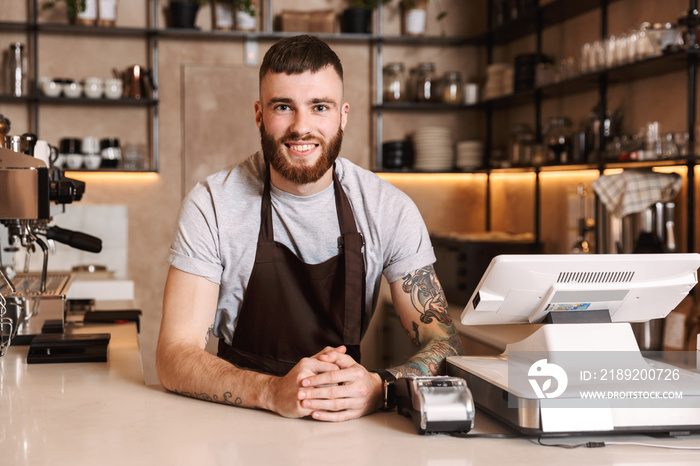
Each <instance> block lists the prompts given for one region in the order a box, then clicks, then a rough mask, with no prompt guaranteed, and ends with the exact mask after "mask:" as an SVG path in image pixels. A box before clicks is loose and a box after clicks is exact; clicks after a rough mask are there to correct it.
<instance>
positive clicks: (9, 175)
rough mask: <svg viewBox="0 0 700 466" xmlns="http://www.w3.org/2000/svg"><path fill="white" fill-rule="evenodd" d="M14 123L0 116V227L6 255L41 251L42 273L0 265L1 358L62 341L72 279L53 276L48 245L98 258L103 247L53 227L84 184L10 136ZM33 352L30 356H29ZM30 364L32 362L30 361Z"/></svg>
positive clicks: (27, 138) (29, 138) (25, 138)
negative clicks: (15, 349)
mask: <svg viewBox="0 0 700 466" xmlns="http://www.w3.org/2000/svg"><path fill="white" fill-rule="evenodd" d="M9 130H10V121H9V120H8V119H6V118H4V117H3V116H2V115H0V223H2V224H3V225H4V226H5V227H6V228H7V233H8V243H9V244H7V245H2V247H3V248H5V250H6V251H10V252H17V251H20V250H22V249H24V251H25V252H26V253H27V255H29V254H31V253H34V252H36V251H37V249H38V250H40V252H41V254H42V255H43V262H42V269H41V272H39V273H30V272H29V271H28V270H25V271H24V272H19V273H16V272H15V271H14V270H13V268H12V267H9V266H6V265H5V264H2V263H1V262H0V337H1V338H2V339H1V343H2V346H1V347H0V355H2V354H4V353H5V351H7V348H8V347H9V346H10V344H15V345H23V344H24V345H26V344H31V343H32V341H34V339H35V338H36V337H37V336H40V335H51V334H53V335H63V333H64V331H65V326H66V319H65V316H66V293H67V292H68V288H69V287H70V284H71V281H72V280H73V275H72V274H70V273H49V272H48V260H49V245H50V243H51V241H58V242H60V243H64V244H67V245H69V246H71V247H74V248H77V249H81V250H85V251H89V252H100V251H101V249H102V241H101V240H100V239H99V238H96V237H94V236H90V235H87V234H84V233H81V232H76V231H70V230H66V229H63V228H60V227H58V226H52V225H50V224H51V222H52V221H53V216H52V214H53V213H58V212H61V211H62V210H64V209H65V206H66V205H67V204H71V203H73V202H76V201H79V200H80V199H81V198H82V196H83V194H84V192H85V183H83V182H81V181H78V180H75V179H71V178H67V177H65V175H64V173H63V171H62V170H60V169H58V168H57V167H54V166H52V165H53V163H52V161H54V160H55V158H56V157H57V151H56V150H55V148H53V149H52V151H53V156H52V157H51V158H50V162H49V165H48V166H47V164H46V163H45V162H44V161H43V160H40V159H39V158H35V157H34V156H33V155H34V154H33V150H34V144H35V143H36V137H35V136H34V135H33V134H24V135H22V136H9V135H8V132H9ZM30 351H31V350H30ZM28 362H29V360H28Z"/></svg>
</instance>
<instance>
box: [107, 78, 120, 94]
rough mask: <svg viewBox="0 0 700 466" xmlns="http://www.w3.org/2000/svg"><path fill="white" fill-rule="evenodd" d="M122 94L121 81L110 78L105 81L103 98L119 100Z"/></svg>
mask: <svg viewBox="0 0 700 466" xmlns="http://www.w3.org/2000/svg"><path fill="white" fill-rule="evenodd" d="M123 92H124V87H123V84H122V80H121V79H116V78H110V79H106V80H105V97H107V98H108V99H120V98H121V97H122V94H123Z"/></svg>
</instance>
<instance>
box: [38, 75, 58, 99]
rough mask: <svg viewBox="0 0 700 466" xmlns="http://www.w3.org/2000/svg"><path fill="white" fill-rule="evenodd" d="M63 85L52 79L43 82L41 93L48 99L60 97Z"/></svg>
mask: <svg viewBox="0 0 700 466" xmlns="http://www.w3.org/2000/svg"><path fill="white" fill-rule="evenodd" d="M61 87H62V86H61V85H60V84H59V83H57V82H56V81H54V80H52V79H45V80H42V81H41V92H43V93H44V95H45V96H47V97H58V96H59V95H61Z"/></svg>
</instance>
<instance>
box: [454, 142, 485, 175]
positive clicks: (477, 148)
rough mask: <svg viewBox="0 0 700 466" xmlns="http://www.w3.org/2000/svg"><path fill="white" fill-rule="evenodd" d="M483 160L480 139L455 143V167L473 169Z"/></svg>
mask: <svg viewBox="0 0 700 466" xmlns="http://www.w3.org/2000/svg"><path fill="white" fill-rule="evenodd" d="M483 162H484V144H483V143H482V142H481V141H460V142H458V143H457V163H456V165H457V168H459V169H460V170H474V169H477V168H481V167H482V166H483Z"/></svg>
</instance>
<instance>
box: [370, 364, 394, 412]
mask: <svg viewBox="0 0 700 466" xmlns="http://www.w3.org/2000/svg"><path fill="white" fill-rule="evenodd" d="M374 372H375V373H376V374H377V375H379V377H380V378H381V379H382V393H383V397H384V406H383V409H384V410H392V409H394V408H396V376H395V375H394V374H392V373H391V372H389V371H388V370H386V369H380V370H378V371H374Z"/></svg>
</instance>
